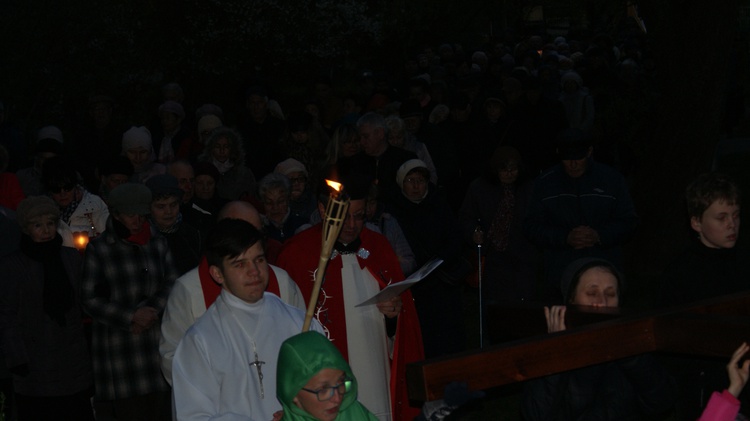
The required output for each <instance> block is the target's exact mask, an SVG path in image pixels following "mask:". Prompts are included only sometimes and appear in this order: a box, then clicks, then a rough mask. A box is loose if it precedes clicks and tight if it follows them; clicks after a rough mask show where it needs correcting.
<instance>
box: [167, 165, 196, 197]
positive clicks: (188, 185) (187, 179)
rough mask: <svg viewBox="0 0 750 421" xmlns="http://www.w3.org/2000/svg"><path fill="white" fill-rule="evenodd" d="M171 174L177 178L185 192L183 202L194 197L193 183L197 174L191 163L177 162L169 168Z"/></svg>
mask: <svg viewBox="0 0 750 421" xmlns="http://www.w3.org/2000/svg"><path fill="white" fill-rule="evenodd" d="M169 174H171V175H172V176H173V177H174V178H176V179H177V185H178V186H179V187H180V190H182V191H183V192H184V194H183V195H182V203H187V202H189V201H190V199H192V198H193V183H194V182H195V175H194V172H193V167H192V166H190V165H182V164H175V165H172V166H171V167H170V168H169Z"/></svg>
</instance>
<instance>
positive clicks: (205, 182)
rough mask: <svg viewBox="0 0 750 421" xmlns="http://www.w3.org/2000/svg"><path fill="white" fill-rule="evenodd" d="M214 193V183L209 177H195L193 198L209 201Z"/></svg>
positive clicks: (204, 175)
mask: <svg viewBox="0 0 750 421" xmlns="http://www.w3.org/2000/svg"><path fill="white" fill-rule="evenodd" d="M215 191H216V181H214V178H213V177H211V176H210V175H206V174H201V175H199V176H196V177H195V189H194V192H195V197H197V198H198V199H203V200H210V199H211V198H212V197H214V192H215Z"/></svg>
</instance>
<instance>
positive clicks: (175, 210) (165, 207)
mask: <svg viewBox="0 0 750 421" xmlns="http://www.w3.org/2000/svg"><path fill="white" fill-rule="evenodd" d="M179 214H180V200H179V199H178V198H177V196H169V197H165V198H163V199H157V200H154V201H153V202H151V219H153V220H154V223H155V224H156V226H157V227H159V229H160V230H165V229H167V228H169V227H171V226H172V225H174V223H175V222H176V221H177V216H178V215H179Z"/></svg>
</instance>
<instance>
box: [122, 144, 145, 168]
mask: <svg viewBox="0 0 750 421" xmlns="http://www.w3.org/2000/svg"><path fill="white" fill-rule="evenodd" d="M125 156H127V157H128V159H129V160H130V163H131V164H133V168H134V169H135V170H136V171H140V170H142V169H143V167H144V166H145V165H146V164H148V163H149V162H150V161H151V150H149V149H148V148H144V147H137V148H131V149H128V150H127V151H125Z"/></svg>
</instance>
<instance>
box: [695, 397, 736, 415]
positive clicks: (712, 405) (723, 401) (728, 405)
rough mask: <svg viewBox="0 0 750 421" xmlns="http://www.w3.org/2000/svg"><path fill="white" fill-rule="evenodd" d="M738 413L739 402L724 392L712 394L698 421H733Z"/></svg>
mask: <svg viewBox="0 0 750 421" xmlns="http://www.w3.org/2000/svg"><path fill="white" fill-rule="evenodd" d="M739 411H740V401H738V400H737V398H735V397H734V396H732V394H731V393H729V392H727V391H726V390H725V391H723V392H722V393H719V392H714V393H712V394H711V400H709V401H708V405H706V409H704V410H703V414H702V415H701V417H700V418H698V421H734V418H735V417H736V416H737V413H738V412H739Z"/></svg>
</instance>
